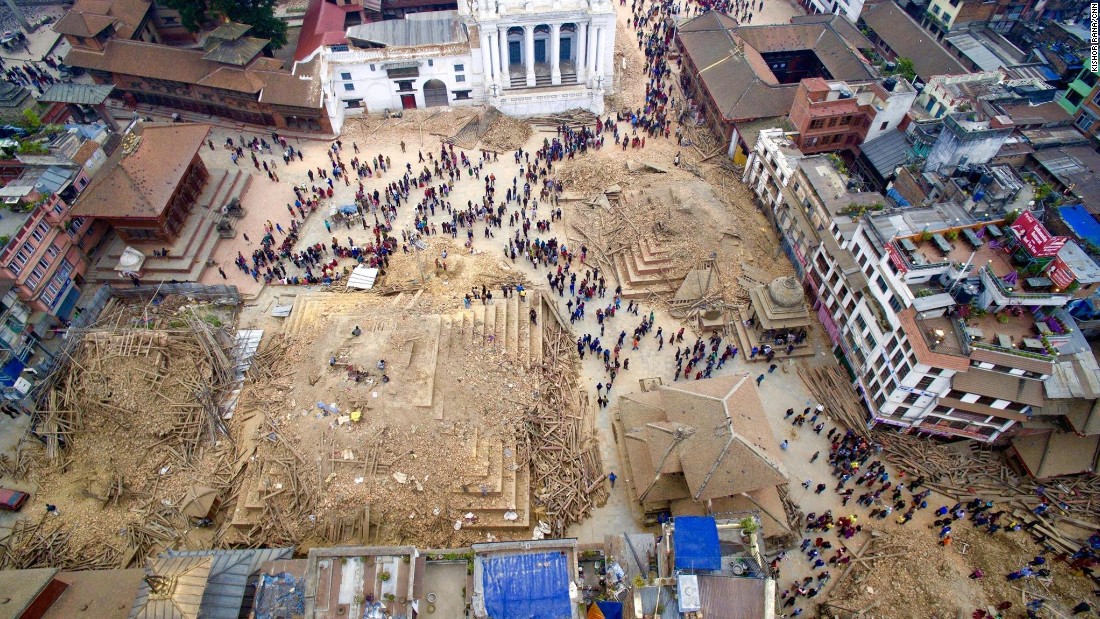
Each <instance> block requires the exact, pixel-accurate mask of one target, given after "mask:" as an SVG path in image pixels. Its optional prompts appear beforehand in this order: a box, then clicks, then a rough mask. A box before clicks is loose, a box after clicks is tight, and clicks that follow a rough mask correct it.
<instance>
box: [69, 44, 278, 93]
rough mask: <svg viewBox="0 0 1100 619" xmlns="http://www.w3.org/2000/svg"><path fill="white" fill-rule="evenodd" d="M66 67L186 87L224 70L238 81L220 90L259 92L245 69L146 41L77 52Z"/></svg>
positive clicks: (70, 56)
mask: <svg viewBox="0 0 1100 619" xmlns="http://www.w3.org/2000/svg"><path fill="white" fill-rule="evenodd" d="M65 63H66V64H69V65H72V66H76V67H82V68H85V69H94V70H99V71H108V72H110V73H118V74H121V75H135V76H137V77H145V78H152V79H164V80H173V81H176V82H183V83H185V84H198V83H200V82H201V81H202V80H203V79H204V78H205V77H207V76H208V75H210V74H211V73H214V72H215V71H218V70H219V69H223V68H225V69H227V71H229V72H232V73H231V74H232V75H233V76H236V77H237V78H239V79H237V80H236V81H231V80H222V82H221V83H222V84H224V85H221V86H219V88H223V89H225V90H233V91H236V92H247V93H255V92H258V91H259V89H258V88H256V87H255V85H254V84H253V83H251V82H250V81H248V80H247V79H245V75H244V73H245V71H244V70H243V69H236V68H231V67H226V66H225V65H222V64H220V63H217V62H214V61H211V60H206V59H204V58H203V52H202V51H201V50H189V49H182V48H178V47H168V46H166V45H157V44H156V43H146V42H144V41H125V40H121V39H111V40H110V41H108V42H107V45H106V47H105V49H104V51H103V52H95V51H87V50H81V49H74V50H72V51H70V52H69V55H68V56H66V57H65Z"/></svg>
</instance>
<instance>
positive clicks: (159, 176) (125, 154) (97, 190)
mask: <svg viewBox="0 0 1100 619" xmlns="http://www.w3.org/2000/svg"><path fill="white" fill-rule="evenodd" d="M209 133H210V127H209V126H208V125H195V124H189V123H173V124H166V125H149V126H146V127H144V129H143V130H142V132H141V133H140V134H131V135H130V136H127V139H126V140H124V141H123V144H122V146H121V147H119V149H118V150H116V151H115V153H114V154H113V155H112V156H111V158H110V159H108V160H107V163H105V164H104V166H103V169H102V170H100V172H99V174H97V175H96V177H95V178H94V179H93V180H92V183H91V184H90V185H89V186H88V188H87V189H85V190H84V193H83V194H81V196H80V197H79V198H78V199H77V201H76V203H75V204H74V206H73V209H72V212H73V215H74V216H77V217H87V218H95V219H97V220H100V221H103V222H106V223H107V224H109V225H110V226H111V227H112V228H114V230H115V232H116V233H118V235H119V237H121V238H122V239H123V240H124V241H126V242H128V243H129V242H134V243H140V242H145V241H154V240H155V241H163V242H164V243H166V244H170V243H172V242H173V241H175V239H176V237H177V236H178V235H179V232H180V230H181V229H182V228H183V225H184V223H186V221H187V217H188V215H189V214H190V213H191V209H192V207H193V206H194V204H195V201H196V200H197V199H198V197H199V194H201V193H202V190H203V187H204V186H205V184H206V180H207V179H208V178H209V176H210V174H209V172H208V171H207V169H206V165H205V164H204V163H203V162H202V159H201V158H200V157H199V154H198V153H199V149H200V148H201V147H202V146H203V144H204V143H205V142H206V136H207V134H209Z"/></svg>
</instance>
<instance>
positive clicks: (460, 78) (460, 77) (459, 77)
mask: <svg viewBox="0 0 1100 619" xmlns="http://www.w3.org/2000/svg"><path fill="white" fill-rule="evenodd" d="M455 81H456V82H465V81H466V76H465V75H456V76H455Z"/></svg>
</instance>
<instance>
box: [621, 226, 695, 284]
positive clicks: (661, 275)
mask: <svg viewBox="0 0 1100 619" xmlns="http://www.w3.org/2000/svg"><path fill="white" fill-rule="evenodd" d="M615 275H616V277H617V278H618V280H619V285H621V286H622V287H623V295H622V296H623V298H625V299H638V298H642V297H647V296H649V295H650V294H651V293H657V294H671V293H675V292H676V290H677V289H679V287H680V284H681V283H683V279H684V273H681V272H679V270H677V269H676V268H675V267H674V265H673V263H672V259H671V258H670V256H669V253H668V251H667V250H664V249H662V248H661V247H660V246H659V245H658V244H657V242H656V241H653V240H650V239H648V238H646V239H643V240H642V241H641V242H638V243H635V244H634V245H632V246H631V247H630V248H629V249H627V250H626V251H621V252H619V253H618V254H616V255H615Z"/></svg>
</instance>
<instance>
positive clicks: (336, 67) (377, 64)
mask: <svg viewBox="0 0 1100 619" xmlns="http://www.w3.org/2000/svg"><path fill="white" fill-rule="evenodd" d="M387 51H389V50H387ZM438 51H439V50H438V49H437V48H429V47H425V48H416V49H415V50H410V51H409V52H408V53H406V54H403V55H402V56H401V57H399V56H398V55H397V54H394V53H392V51H390V52H389V53H383V52H382V51H378V52H374V51H357V52H336V53H333V54H331V56H330V67H329V71H328V79H329V81H330V83H331V89H332V92H333V94H334V98H335V99H336V100H337V101H338V102H339V105H340V107H341V108H343V112H344V113H345V114H347V115H349V116H353V115H358V114H362V113H364V112H368V111H369V112H381V111H383V110H400V109H402V104H401V97H402V95H413V96H414V97H415V100H416V107H417V108H418V109H419V108H424V107H426V104H425V101H424V84H425V83H427V82H428V81H430V80H439V81H441V82H443V84H444V85H445V86H446V87H447V102H448V105H451V106H462V105H475V104H480V103H481V102H482V101H483V99H482V96H481V88H480V85H479V84H478V82H479V79H477V78H475V72H478V73H479V72H480V68H481V67H480V64H477V65H475V63H474V57H473V55H472V54H469V53H465V54H456V53H454V52H453V50H452V51H451V53H450V54H447V55H435V54H433V53H432V52H438ZM413 61H415V62H417V63H418V64H419V67H418V72H419V76H417V77H408V78H402V77H395V78H390V77H389V75H388V74H387V65H390V64H392V63H395V62H413ZM459 68H461V70H459ZM477 77H478V78H480V75H478V76H477ZM399 81H408V82H411V83H412V84H411V85H412V90H408V91H400V90H398V88H399V84H398V82H399ZM349 87H350V89H349ZM459 91H469V95H468V96H469V98H468V99H458V98H456V93H457V92H459ZM354 100H361V106H362V107H359V108H352V107H348V104H349V102H351V101H354Z"/></svg>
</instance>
